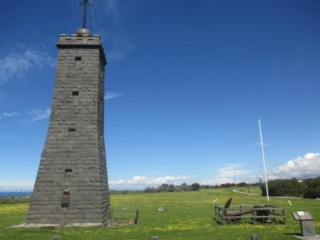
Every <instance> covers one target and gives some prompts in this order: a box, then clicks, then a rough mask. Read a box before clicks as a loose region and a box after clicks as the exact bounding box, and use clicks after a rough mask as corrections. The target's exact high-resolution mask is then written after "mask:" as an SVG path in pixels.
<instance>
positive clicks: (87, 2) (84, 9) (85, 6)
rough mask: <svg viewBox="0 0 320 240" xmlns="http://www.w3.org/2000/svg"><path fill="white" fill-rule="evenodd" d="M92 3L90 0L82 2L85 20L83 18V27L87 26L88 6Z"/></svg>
mask: <svg viewBox="0 0 320 240" xmlns="http://www.w3.org/2000/svg"><path fill="white" fill-rule="evenodd" d="M88 4H89V5H91V3H90V2H89V0H83V3H81V5H83V20H82V27H83V28H87V6H88Z"/></svg>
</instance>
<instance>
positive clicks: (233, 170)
mask: <svg viewBox="0 0 320 240" xmlns="http://www.w3.org/2000/svg"><path fill="white" fill-rule="evenodd" d="M244 166H245V165H244V164H239V163H226V164H224V165H223V166H222V167H221V168H217V169H214V172H215V177H213V178H209V179H205V180H203V181H201V182H200V184H201V185H220V184H223V183H234V182H235V181H236V183H239V182H254V180H253V179H252V176H250V174H252V171H250V170H244V169H241V168H243V167H244ZM211 170H212V169H211Z"/></svg>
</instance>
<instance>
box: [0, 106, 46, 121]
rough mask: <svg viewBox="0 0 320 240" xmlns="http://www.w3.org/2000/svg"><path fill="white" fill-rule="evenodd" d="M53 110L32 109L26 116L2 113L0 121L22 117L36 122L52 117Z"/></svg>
mask: <svg viewBox="0 0 320 240" xmlns="http://www.w3.org/2000/svg"><path fill="white" fill-rule="evenodd" d="M50 113H51V109H50V108H45V109H32V110H31V111H28V112H26V113H24V114H21V113H18V112H3V113H0V119H4V118H14V117H21V118H24V119H25V118H27V119H28V120H27V121H31V122H35V121H39V120H42V119H47V118H49V117H50Z"/></svg>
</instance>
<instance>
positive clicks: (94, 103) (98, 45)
mask: <svg viewBox="0 0 320 240" xmlns="http://www.w3.org/2000/svg"><path fill="white" fill-rule="evenodd" d="M56 45H57V47H58V62H57V71H56V78H55V85H54V93H53V102H52V108H51V116H50V125H49V129H48V133H47V137H46V141H45V145H44V149H43V152H42V155H41V161H40V166H39V170H38V175H37V178H36V182H35V186H34V191H33V194H32V197H31V202H30V208H29V213H28V216H27V220H26V224H37V225H42V224H59V225H88V224H89V225H105V224H107V221H108V217H109V213H110V211H109V207H110V203H109V190H108V179H107V169H106V154H105V143H104V66H105V65H106V63H107V61H106V56H105V53H104V49H103V46H102V42H101V37H100V36H98V35H95V36H91V34H90V32H89V31H88V30H87V29H86V28H85V27H83V28H80V29H79V30H78V31H77V32H76V34H72V35H71V36H67V35H65V34H62V35H60V39H59V42H58V43H57V44H56Z"/></svg>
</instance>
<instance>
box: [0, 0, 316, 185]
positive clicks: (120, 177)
mask: <svg viewBox="0 0 320 240" xmlns="http://www.w3.org/2000/svg"><path fill="white" fill-rule="evenodd" d="M92 2H93V8H89V16H88V28H89V29H90V31H91V32H93V33H94V34H100V35H101V36H102V38H103V42H104V47H105V51H106V54H107V59H108V65H107V66H106V76H105V81H106V96H105V99H106V100H105V108H106V110H105V114H106V115H105V138H106V151H107V157H108V160H107V166H108V174H109V185H110V188H112V189H143V188H145V187H146V186H158V185H159V184H162V183H169V184H181V183H183V182H186V183H194V182H198V183H201V184H220V183H224V182H234V180H236V182H242V181H246V182H258V181H259V177H260V176H262V171H263V168H262V166H263V165H262V160H261V149H260V148H259V145H257V144H256V143H257V142H259V128H258V119H259V118H261V122H262V130H263V139H264V142H265V143H266V144H267V145H266V146H265V157H266V165H267V171H268V176H269V177H270V178H291V177H297V178H305V177H315V176H319V173H320V111H319V103H320V99H319V98H320V97H319V89H320V67H319V66H320V44H319V43H320V15H319V12H320V2H319V1H318V0H309V1H303V0H281V1H279V0H268V1H264V0H259V1H257V0H244V1H238V0H214V1H213V0H201V1H196V0H188V1H185V0H161V1H160V0H148V1H147V0H93V1H92ZM78 5H79V0H69V1H67V0H60V1H40V0H30V1H18V0H2V1H1V10H0V29H1V31H2V37H1V38H0V190H6V189H7V190H8V189H17V188H20V189H32V187H33V183H34V181H35V178H36V174H37V170H38V165H39V161H40V155H41V152H42V149H43V145H44V141H45V137H46V133H47V128H48V124H49V115H50V108H51V100H52V93H53V84H54V79H55V65H56V58H57V49H56V47H55V43H56V42H57V41H58V37H59V34H62V33H66V34H68V35H71V34H72V33H74V32H75V31H76V30H77V29H78V28H79V27H80V26H81V17H82V8H81V7H80V6H78ZM92 13H93V14H92ZM92 19H93V21H92Z"/></svg>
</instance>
